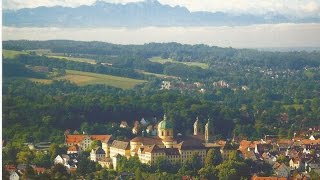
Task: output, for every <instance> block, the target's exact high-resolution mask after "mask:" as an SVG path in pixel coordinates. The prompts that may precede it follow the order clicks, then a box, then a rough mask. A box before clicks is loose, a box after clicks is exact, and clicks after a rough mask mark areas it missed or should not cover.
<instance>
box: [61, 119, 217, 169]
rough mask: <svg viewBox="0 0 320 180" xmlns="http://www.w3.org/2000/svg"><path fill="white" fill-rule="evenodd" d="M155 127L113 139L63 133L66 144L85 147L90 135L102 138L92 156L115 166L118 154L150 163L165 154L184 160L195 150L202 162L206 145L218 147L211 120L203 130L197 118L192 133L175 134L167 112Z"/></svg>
mask: <svg viewBox="0 0 320 180" xmlns="http://www.w3.org/2000/svg"><path fill="white" fill-rule="evenodd" d="M154 128H155V129H154V131H155V133H152V135H149V136H146V135H144V133H142V136H137V137H135V138H133V139H131V140H128V141H120V140H112V138H111V137H110V136H109V135H105V136H102V135H100V136H101V137H100V136H98V135H91V136H90V135H66V144H67V145H69V146H70V145H72V146H79V148H80V149H81V148H82V149H85V148H87V146H88V145H89V144H90V142H92V140H93V139H99V138H100V139H101V138H102V141H101V142H102V147H100V148H98V149H93V150H92V151H91V153H90V157H91V160H93V161H97V162H99V163H100V164H101V165H103V166H107V167H111V166H112V167H113V168H116V164H117V159H118V158H119V156H124V157H127V158H130V157H132V156H137V157H138V158H139V160H140V161H141V162H142V163H146V164H150V165H152V164H153V163H155V162H156V161H157V159H159V158H165V159H167V160H168V161H170V162H171V163H183V162H185V161H186V160H188V159H190V158H191V157H192V156H193V154H197V155H198V156H199V158H200V160H201V162H204V159H205V157H206V153H207V151H208V149H209V148H214V147H219V145H217V143H215V142H214V138H213V137H214V136H213V135H214V131H213V126H212V123H211V122H210V120H208V121H207V123H206V124H205V126H204V132H203V130H202V129H203V128H202V127H201V125H200V121H199V119H198V118H197V119H196V120H195V122H194V125H193V134H192V135H189V136H183V135H181V134H175V132H174V126H173V123H172V121H170V120H168V119H167V117H166V115H164V116H163V119H162V121H160V122H159V123H158V124H156V125H155V126H154ZM152 132H153V131H152ZM78 136H79V137H78ZM80 136H81V137H80ZM82 146H83V147H82Z"/></svg>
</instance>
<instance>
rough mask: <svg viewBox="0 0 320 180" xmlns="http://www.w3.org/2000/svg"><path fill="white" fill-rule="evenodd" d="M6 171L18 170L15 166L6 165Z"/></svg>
mask: <svg viewBox="0 0 320 180" xmlns="http://www.w3.org/2000/svg"><path fill="white" fill-rule="evenodd" d="M4 168H5V170H6V171H15V170H17V168H16V167H15V166H14V165H5V166H4Z"/></svg>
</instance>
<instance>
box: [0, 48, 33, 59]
mask: <svg viewBox="0 0 320 180" xmlns="http://www.w3.org/2000/svg"><path fill="white" fill-rule="evenodd" d="M19 54H28V53H27V52H25V51H13V50H5V49H3V50H2V55H3V57H4V58H9V59H13V58H15V57H16V56H17V55H19Z"/></svg>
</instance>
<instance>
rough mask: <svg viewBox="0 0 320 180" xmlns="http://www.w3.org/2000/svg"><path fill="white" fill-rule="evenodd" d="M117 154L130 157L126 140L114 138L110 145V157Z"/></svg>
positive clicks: (128, 144)
mask: <svg viewBox="0 0 320 180" xmlns="http://www.w3.org/2000/svg"><path fill="white" fill-rule="evenodd" d="M117 154H119V155H121V156H124V157H127V158H129V157H130V143H129V142H127V141H119V140H114V141H113V142H112V144H111V146H110V157H111V158H112V157H114V156H116V155H117Z"/></svg>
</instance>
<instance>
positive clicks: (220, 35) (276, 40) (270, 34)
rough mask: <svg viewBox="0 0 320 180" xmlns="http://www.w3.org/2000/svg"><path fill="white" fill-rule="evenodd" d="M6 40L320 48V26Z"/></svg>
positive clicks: (64, 33) (11, 32)
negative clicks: (68, 40) (66, 40)
mask: <svg viewBox="0 0 320 180" xmlns="http://www.w3.org/2000/svg"><path fill="white" fill-rule="evenodd" d="M2 31H3V40H18V39H29V40H49V39H70V40H81V41H105V42H111V43H116V44H144V43H149V42H173V41H174V42H179V43H184V44H201V43H203V44H209V45H217V46H223V47H230V46H231V47H239V48H244V47H249V48H265V47H320V36H318V34H319V32H320V25H319V24H264V25H250V26H235V27H227V26H220V27H187V28H186V27H161V28H159V27H145V28H138V29H130V28H15V27H3V30H2Z"/></svg>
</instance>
